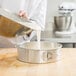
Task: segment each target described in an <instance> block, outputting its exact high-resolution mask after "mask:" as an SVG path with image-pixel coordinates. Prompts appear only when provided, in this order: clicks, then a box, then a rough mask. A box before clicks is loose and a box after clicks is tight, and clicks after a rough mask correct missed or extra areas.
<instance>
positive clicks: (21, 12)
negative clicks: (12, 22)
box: [18, 10, 28, 19]
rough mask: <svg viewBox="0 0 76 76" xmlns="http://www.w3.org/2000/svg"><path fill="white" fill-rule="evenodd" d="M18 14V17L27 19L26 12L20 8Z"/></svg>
mask: <svg viewBox="0 0 76 76" xmlns="http://www.w3.org/2000/svg"><path fill="white" fill-rule="evenodd" d="M18 15H19V16H20V17H23V18H26V19H28V16H27V14H26V12H25V11H24V10H20V11H19V13H18Z"/></svg>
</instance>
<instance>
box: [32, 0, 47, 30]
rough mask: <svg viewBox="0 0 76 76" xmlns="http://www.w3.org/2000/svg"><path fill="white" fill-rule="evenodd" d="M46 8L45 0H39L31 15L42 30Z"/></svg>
mask: <svg viewBox="0 0 76 76" xmlns="http://www.w3.org/2000/svg"><path fill="white" fill-rule="evenodd" d="M46 9H47V0H41V2H40V3H39V5H38V7H37V8H36V9H35V11H34V13H33V16H32V17H31V19H32V20H34V21H36V23H37V24H38V26H40V27H41V29H42V30H44V29H45V19H46Z"/></svg>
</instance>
